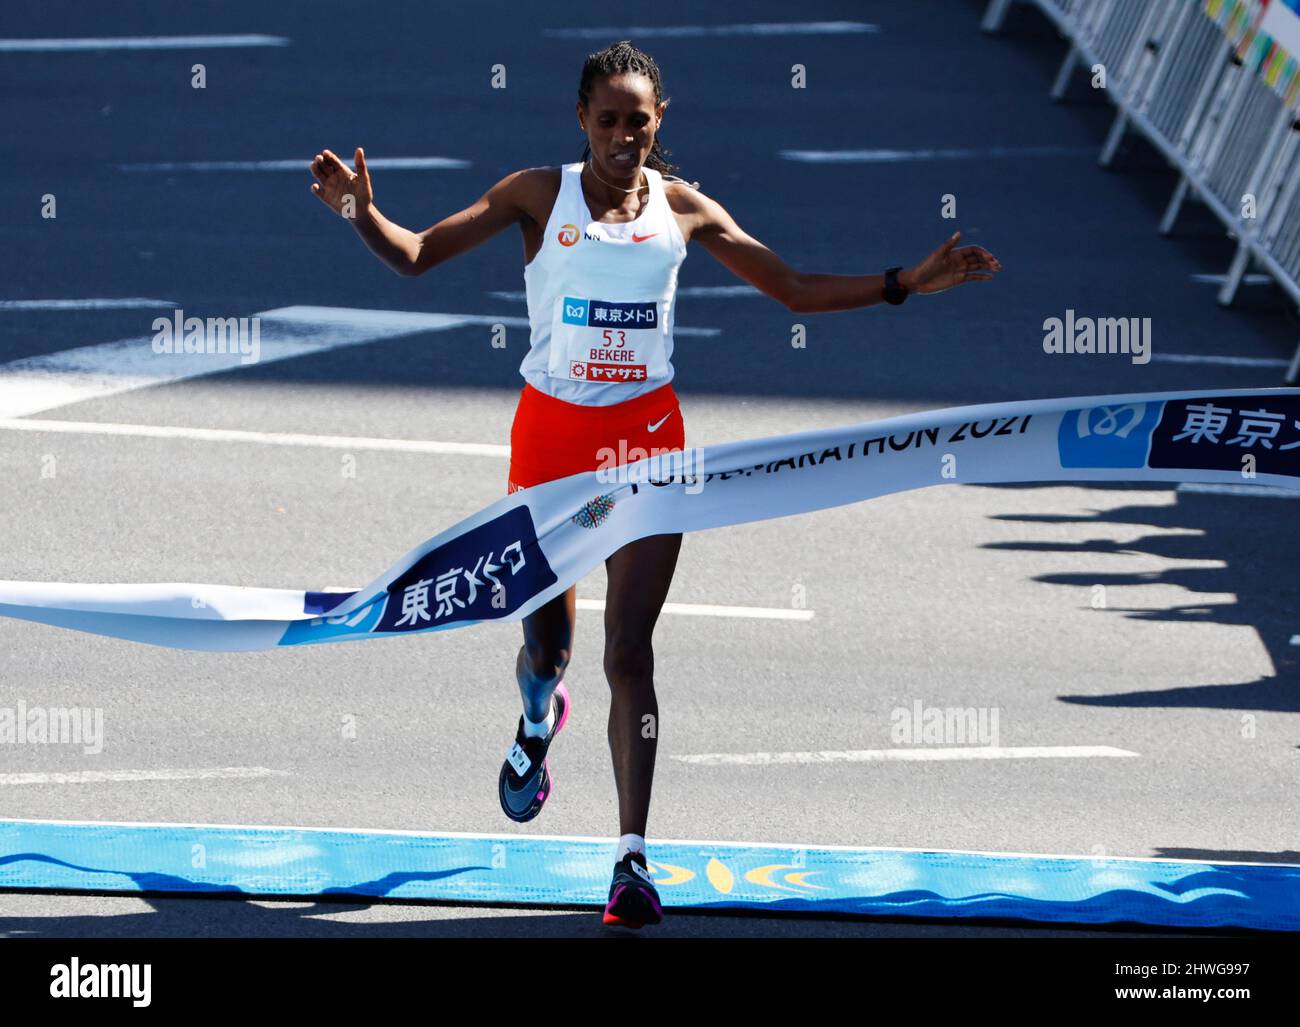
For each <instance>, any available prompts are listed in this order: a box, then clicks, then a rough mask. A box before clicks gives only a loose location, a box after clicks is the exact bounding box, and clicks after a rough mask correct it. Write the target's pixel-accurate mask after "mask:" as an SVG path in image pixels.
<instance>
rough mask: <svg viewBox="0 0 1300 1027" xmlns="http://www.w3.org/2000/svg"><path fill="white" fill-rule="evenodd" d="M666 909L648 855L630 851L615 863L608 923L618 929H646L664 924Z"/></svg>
mask: <svg viewBox="0 0 1300 1027" xmlns="http://www.w3.org/2000/svg"><path fill="white" fill-rule="evenodd" d="M663 918H664V908H663V906H661V905H660V904H659V893H658V892H657V891H655V886H654V882H652V881H651V880H650V871H649V869H648V868H647V867H646V862H645V853H643V852H629V853H628V854H627V855H626V856H624V857H623V858H622V859H620V860H619V861H618V862H617V863H615V864H614V881H613V883H612V884H611V885H610V886H609V904H608V905H607V906H605V918H604V922H605V923H607V924H613V925H615V926H617V927H644V926H645V925H646V924H657V923H660V922H662V921H663Z"/></svg>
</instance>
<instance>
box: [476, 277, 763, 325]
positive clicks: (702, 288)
mask: <svg viewBox="0 0 1300 1027" xmlns="http://www.w3.org/2000/svg"><path fill="white" fill-rule="evenodd" d="M488 295H489V296H491V297H492V298H493V299H498V300H514V301H516V302H519V303H522V302H524V301H525V300H527V299H528V294H527V293H526V292H524V291H523V290H522V289H499V290H494V291H492V292H489V293H488ZM677 295H678V296H685V297H687V298H688V299H691V298H701V299H718V298H729V297H732V296H765V295H767V294H766V293H764V292H762V291H760V290H758V289H755V288H754V287H753V286H752V285H695V286H688V287H685V288H680V289H678V290H677ZM676 331H677V332H683V333H689V332H690V331H691V329H685V328H678V329H676ZM697 334H698V332H697ZM709 334H712V335H716V334H718V333H717V332H716V331H714V332H710V333H709Z"/></svg>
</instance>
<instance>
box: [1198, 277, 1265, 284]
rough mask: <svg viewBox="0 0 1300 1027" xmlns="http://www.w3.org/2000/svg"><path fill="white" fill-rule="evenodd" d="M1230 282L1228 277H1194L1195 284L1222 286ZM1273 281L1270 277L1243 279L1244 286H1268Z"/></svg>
mask: <svg viewBox="0 0 1300 1027" xmlns="http://www.w3.org/2000/svg"><path fill="white" fill-rule="evenodd" d="M1227 280H1228V276H1227V275H1192V281H1193V282H1200V283H1202V284H1204V285H1222V284H1223V283H1224V282H1226V281H1227ZM1272 280H1273V279H1272V278H1270V277H1269V276H1268V275H1244V276H1242V279H1241V284H1242V285H1268V283H1269V282H1271V281H1272Z"/></svg>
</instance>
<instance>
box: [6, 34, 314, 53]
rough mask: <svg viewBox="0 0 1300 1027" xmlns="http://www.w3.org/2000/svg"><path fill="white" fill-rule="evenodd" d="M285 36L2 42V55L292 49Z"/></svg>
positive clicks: (13, 40)
mask: <svg viewBox="0 0 1300 1027" xmlns="http://www.w3.org/2000/svg"><path fill="white" fill-rule="evenodd" d="M288 45H289V40H287V39H286V38H285V37H284V36H259V35H243V36H107V37H102V38H92V37H83V38H79V39H0V53H17V52H24V53H50V52H52V51H56V50H189V49H206V48H209V47H242V46H288Z"/></svg>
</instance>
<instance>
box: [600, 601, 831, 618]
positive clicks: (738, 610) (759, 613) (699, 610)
mask: <svg viewBox="0 0 1300 1027" xmlns="http://www.w3.org/2000/svg"><path fill="white" fill-rule="evenodd" d="M604 608H605V600H603V599H579V600H578V609H579V610H603V609H604ZM663 612H664V613H667V614H677V615H679V616H683V617H747V618H750V619H753V620H801V621H808V620H812V619H813V611H812V610H786V609H783V608H781V607H779V606H777V607H769V606H712V605H709V604H707V603H664V606H663Z"/></svg>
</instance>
